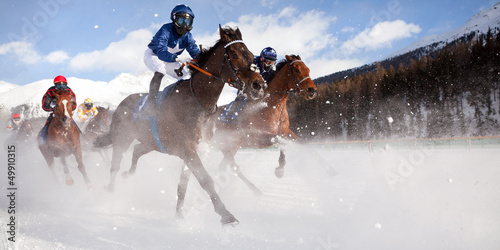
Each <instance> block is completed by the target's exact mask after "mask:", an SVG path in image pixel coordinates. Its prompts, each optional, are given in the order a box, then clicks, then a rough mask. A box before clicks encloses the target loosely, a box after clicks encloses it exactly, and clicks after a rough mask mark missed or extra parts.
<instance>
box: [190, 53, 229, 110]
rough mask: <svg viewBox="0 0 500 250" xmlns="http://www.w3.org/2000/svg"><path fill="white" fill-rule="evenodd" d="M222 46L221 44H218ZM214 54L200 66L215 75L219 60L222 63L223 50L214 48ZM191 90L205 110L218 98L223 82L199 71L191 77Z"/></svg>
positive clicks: (218, 68)
mask: <svg viewBox="0 0 500 250" xmlns="http://www.w3.org/2000/svg"><path fill="white" fill-rule="evenodd" d="M219 46H222V45H219ZM216 51H217V52H216V53H215V54H216V55H215V56H212V57H210V58H209V59H208V60H207V62H206V63H205V64H204V65H202V66H201V68H202V69H203V70H205V71H207V72H209V73H211V74H213V75H215V76H218V77H220V76H219V74H220V72H221V68H222V65H221V62H222V63H224V52H223V51H222V49H221V48H219V49H217V50H216ZM191 81H192V82H191V84H192V86H193V92H194V93H195V95H196V98H198V101H199V102H200V104H201V105H203V106H204V107H205V108H206V109H207V110H211V109H212V108H213V107H214V106H215V105H216V104H217V101H218V100H219V96H220V94H221V93H222V89H223V88H224V82H223V81H222V80H220V79H216V78H213V77H209V76H207V75H205V74H203V73H201V72H197V73H196V74H193V76H192V77H191Z"/></svg>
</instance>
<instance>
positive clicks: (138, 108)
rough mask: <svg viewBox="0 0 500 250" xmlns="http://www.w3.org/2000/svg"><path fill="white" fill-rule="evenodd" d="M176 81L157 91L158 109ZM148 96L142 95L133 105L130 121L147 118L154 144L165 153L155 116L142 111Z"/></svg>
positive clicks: (173, 88)
mask: <svg viewBox="0 0 500 250" xmlns="http://www.w3.org/2000/svg"><path fill="white" fill-rule="evenodd" d="M178 83H179V81H177V82H176V83H174V84H170V85H168V86H167V87H165V88H164V89H163V91H161V92H160V93H158V98H156V108H158V109H159V107H160V105H161V103H162V102H163V101H165V100H166V99H168V98H169V97H170V96H171V95H172V93H173V92H174V90H175V87H176V86H177V84H178ZM148 96H149V95H148V94H146V95H143V96H142V97H141V98H140V99H139V101H138V102H137V104H136V105H135V107H134V112H133V114H132V121H135V120H137V119H141V120H148V121H149V123H150V126H151V133H152V134H153V138H154V140H155V142H156V145H157V146H158V149H160V151H161V152H162V153H165V154H166V153H167V152H166V151H165V149H164V148H163V145H162V144H161V140H160V136H159V134H158V127H157V124H156V116H153V117H151V116H148V115H147V114H146V112H144V108H145V107H147V106H146V104H147V103H148Z"/></svg>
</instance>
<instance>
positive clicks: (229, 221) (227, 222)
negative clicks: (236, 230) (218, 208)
mask: <svg viewBox="0 0 500 250" xmlns="http://www.w3.org/2000/svg"><path fill="white" fill-rule="evenodd" d="M220 222H221V223H222V226H232V227H234V226H236V225H238V224H240V221H238V220H237V219H236V218H234V216H233V215H232V214H231V215H229V216H226V217H224V218H222V219H221V220H220Z"/></svg>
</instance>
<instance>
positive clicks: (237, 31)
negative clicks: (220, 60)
mask: <svg viewBox="0 0 500 250" xmlns="http://www.w3.org/2000/svg"><path fill="white" fill-rule="evenodd" d="M236 35H238V37H240V38H241V39H243V37H242V36H241V31H240V28H236Z"/></svg>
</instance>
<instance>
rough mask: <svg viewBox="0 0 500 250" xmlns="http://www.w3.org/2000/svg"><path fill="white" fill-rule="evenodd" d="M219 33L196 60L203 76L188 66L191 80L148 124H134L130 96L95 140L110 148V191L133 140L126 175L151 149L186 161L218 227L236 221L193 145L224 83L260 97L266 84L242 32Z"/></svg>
mask: <svg viewBox="0 0 500 250" xmlns="http://www.w3.org/2000/svg"><path fill="white" fill-rule="evenodd" d="M219 33H220V40H219V41H218V42H217V43H216V44H215V45H214V46H213V47H212V48H210V49H209V50H204V51H202V52H201V54H200V56H199V59H198V64H199V66H200V68H201V69H202V70H203V72H204V73H203V74H202V73H200V71H198V70H196V69H194V68H193V67H190V69H191V78H190V79H188V80H182V81H179V82H178V83H177V84H176V85H175V89H174V90H173V91H171V95H170V96H169V97H168V99H167V100H166V101H163V103H162V104H161V106H160V107H159V111H158V115H157V117H155V118H152V120H151V121H148V120H141V119H137V120H135V121H133V111H134V107H135V106H136V104H137V103H138V101H139V99H140V98H141V96H142V95H143V94H133V95H130V96H128V97H127V98H126V99H125V100H123V101H122V102H121V103H120V104H119V105H118V107H117V109H116V111H115V112H114V114H113V118H112V121H111V129H110V133H108V134H107V135H105V136H103V137H99V138H98V139H97V141H96V146H98V147H105V146H108V145H113V155H112V158H113V159H112V161H111V176H110V182H109V185H108V186H107V187H106V188H107V189H108V190H110V191H112V190H113V189H114V185H115V178H116V174H117V172H118V170H119V169H120V162H121V160H122V158H123V154H124V152H125V151H126V150H127V149H128V147H129V146H130V144H131V143H132V141H133V140H138V141H139V144H137V145H135V146H134V152H133V156H132V167H131V168H130V170H129V171H128V172H126V174H125V175H127V176H128V175H132V174H134V173H135V169H136V166H137V161H138V160H139V158H140V157H141V156H142V155H144V154H146V153H149V152H151V151H153V150H156V151H164V152H166V153H168V154H170V155H176V156H178V157H180V158H181V159H182V160H184V163H185V164H186V165H187V167H188V168H189V170H191V172H192V173H193V174H194V176H195V177H196V179H197V180H198V182H199V183H200V185H201V186H202V188H203V189H204V190H205V191H206V192H207V193H208V195H209V196H210V199H211V201H212V203H213V205H214V208H215V212H216V213H218V214H219V215H220V216H221V223H222V224H236V223H238V220H236V218H235V217H234V216H233V215H232V214H231V213H230V212H229V211H228V210H227V209H226V207H225V205H224V204H223V203H222V200H221V199H220V197H219V195H218V194H217V192H216V191H215V186H214V181H213V179H212V178H211V177H210V175H209V174H208V172H207V171H206V170H205V168H204V166H203V164H202V162H201V160H200V157H199V155H198V153H197V147H198V144H199V142H200V141H201V139H202V133H203V132H209V131H208V130H204V126H206V124H207V122H211V121H212V119H211V117H212V116H213V115H214V114H215V113H216V111H217V106H216V105H217V100H218V99H219V96H220V94H221V92H222V89H223V87H224V84H225V83H232V84H233V86H235V87H237V88H242V87H243V86H250V87H251V88H254V90H255V89H257V88H258V89H260V90H259V91H261V92H262V95H263V92H264V91H263V90H262V89H261V88H262V86H265V82H264V79H262V77H261V76H260V75H259V74H258V73H256V71H255V70H254V65H252V61H253V54H252V53H251V52H250V50H248V48H247V47H246V45H245V43H243V41H242V40H241V32H240V30H239V29H236V30H233V29H231V28H224V29H222V28H221V27H220V26H219ZM154 122H156V124H157V128H158V129H157V131H158V138H156V139H155V138H154V136H153V134H152V126H151V124H154ZM160 146H161V148H160ZM162 148H163V150H162ZM179 185H180V184H179ZM185 192H186V189H178V201H177V215H178V216H182V213H181V212H182V206H183V203H184V197H185Z"/></svg>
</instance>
